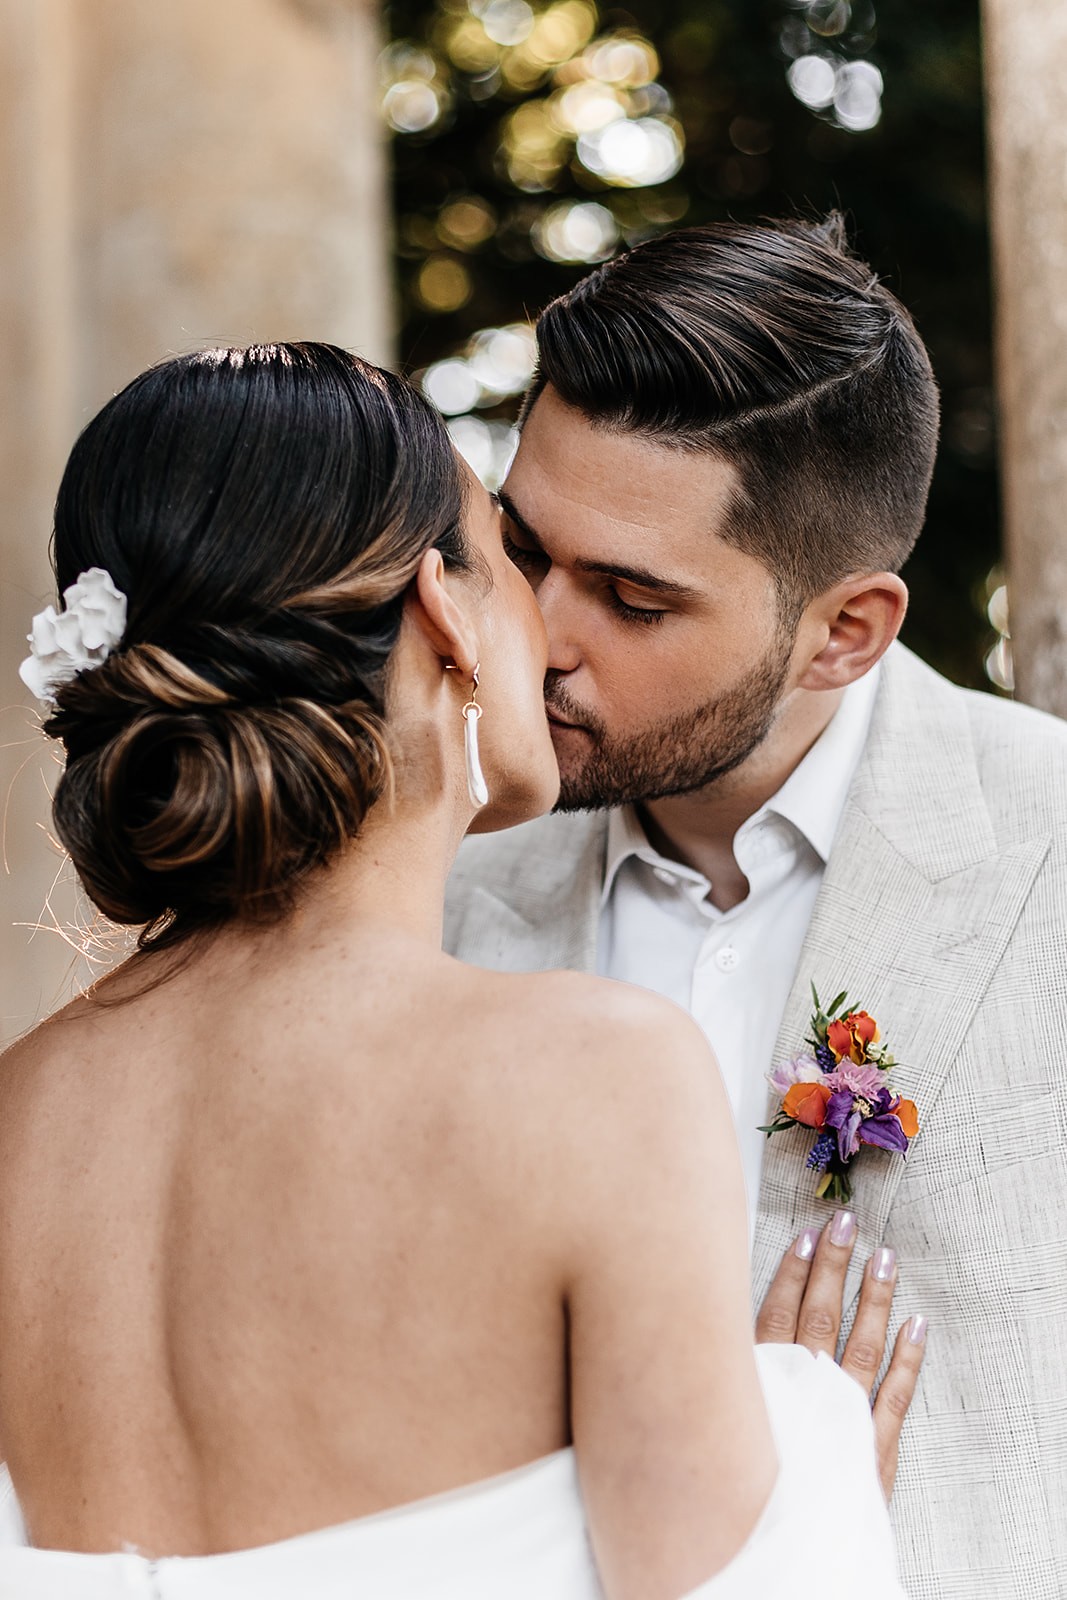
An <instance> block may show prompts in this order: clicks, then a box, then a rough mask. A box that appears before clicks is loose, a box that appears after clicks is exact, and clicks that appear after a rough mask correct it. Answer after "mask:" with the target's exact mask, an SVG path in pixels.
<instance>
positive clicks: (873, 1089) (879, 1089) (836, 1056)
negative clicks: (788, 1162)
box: [760, 984, 919, 1201]
mask: <svg viewBox="0 0 1067 1600" xmlns="http://www.w3.org/2000/svg"><path fill="white" fill-rule="evenodd" d="M811 994H812V999H813V1000H814V1001H815V1010H814V1011H813V1013H812V1018H811V1034H810V1036H809V1037H808V1039H807V1040H806V1043H807V1044H809V1045H810V1046H811V1050H812V1054H811V1055H800V1056H796V1057H794V1059H793V1060H792V1061H787V1062H786V1063H785V1065H784V1066H781V1067H776V1068H775V1070H774V1071H773V1072H771V1073H769V1074H768V1077H767V1081H768V1083H769V1084H770V1085H771V1088H772V1089H773V1090H774V1091H775V1093H776V1094H780V1095H781V1096H782V1103H781V1105H780V1106H779V1107H778V1110H777V1112H776V1113H775V1118H774V1121H773V1122H772V1123H771V1124H770V1125H769V1126H768V1127H765V1128H761V1129H760V1132H761V1133H765V1134H766V1135H767V1137H768V1139H769V1138H770V1137H771V1135H772V1134H774V1133H784V1132H785V1130H786V1129H787V1128H795V1127H796V1126H797V1124H798V1123H800V1124H801V1125H802V1126H803V1127H805V1128H811V1129H812V1131H813V1132H814V1134H815V1142H814V1144H813V1145H812V1147H811V1151H810V1153H809V1155H808V1160H807V1166H808V1167H809V1168H810V1170H811V1171H813V1172H817V1173H818V1174H819V1181H818V1183H817V1185H816V1188H815V1193H816V1195H817V1196H818V1197H819V1198H820V1199H822V1198H823V1197H825V1198H826V1199H828V1200H846V1201H847V1200H848V1199H849V1198H850V1197H851V1194H852V1183H851V1181H850V1178H849V1172H848V1169H849V1166H850V1164H851V1162H852V1161H853V1160H854V1159H855V1157H856V1156H857V1155H858V1154H859V1152H860V1150H861V1148H862V1147H863V1146H864V1145H865V1144H869V1145H875V1146H877V1148H878V1149H880V1150H891V1151H895V1152H896V1153H897V1154H899V1155H902V1156H906V1155H907V1153H908V1144H909V1142H910V1141H911V1140H912V1139H914V1137H915V1135H916V1134H917V1133H918V1131H919V1117H918V1112H917V1111H916V1109H915V1105H914V1103H913V1102H912V1101H911V1100H902V1099H901V1098H900V1096H899V1095H898V1094H894V1092H893V1088H892V1085H891V1083H890V1081H889V1079H890V1073H891V1072H892V1070H893V1068H894V1067H895V1066H896V1065H897V1063H896V1061H894V1059H893V1057H892V1056H891V1055H890V1053H889V1050H888V1048H887V1046H886V1045H885V1044H883V1043H882V1042H881V1036H880V1034H879V1032H878V1024H877V1023H876V1022H875V1020H874V1018H873V1017H872V1016H871V1015H870V1014H869V1013H868V1012H866V1011H853V1010H850V1009H849V1005H848V995H847V993H842V994H839V995H838V997H837V999H836V1000H835V1001H834V1002H833V1004H832V1005H831V1006H829V1007H828V1008H827V1009H826V1010H823V1007H822V1005H821V1004H820V1001H819V996H818V995H817V994H816V992H815V985H814V984H812V986H811Z"/></svg>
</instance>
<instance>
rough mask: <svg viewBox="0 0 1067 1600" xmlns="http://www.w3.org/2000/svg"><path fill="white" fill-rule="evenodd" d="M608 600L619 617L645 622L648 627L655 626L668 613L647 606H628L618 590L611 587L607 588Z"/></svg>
mask: <svg viewBox="0 0 1067 1600" xmlns="http://www.w3.org/2000/svg"><path fill="white" fill-rule="evenodd" d="M607 601H608V605H609V606H610V607H611V609H612V611H614V613H615V615H616V616H617V617H622V618H623V620H624V621H625V622H643V623H644V625H645V627H646V628H651V627H655V625H656V623H657V622H662V621H663V619H664V617H665V616H666V615H667V613H666V611H655V610H652V609H649V608H648V607H645V606H628V605H627V604H626V601H625V600H624V599H623V598H622V596H621V595H620V594H619V593H618V591H617V590H615V589H611V588H609V589H608V590H607Z"/></svg>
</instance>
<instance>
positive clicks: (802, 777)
mask: <svg viewBox="0 0 1067 1600" xmlns="http://www.w3.org/2000/svg"><path fill="white" fill-rule="evenodd" d="M880 675H881V664H880V663H878V664H877V665H876V666H874V667H872V669H871V671H870V672H868V673H866V674H865V676H864V677H862V678H857V680H856V681H855V683H850V684H849V685H848V687H847V689H846V690H845V692H844V694H843V695H842V696H841V703H840V705H839V706H838V708H837V710H836V711H835V712H834V715H833V717H832V718H831V719H830V721H829V723H828V724H827V725H826V727H825V728H824V729H823V731H822V733H821V734H820V735H819V737H818V739H816V741H815V743H814V744H813V745H812V747H811V749H810V750H809V751H808V753H807V755H806V756H805V757H804V759H803V760H802V761H801V762H800V763H799V764H798V765H797V766H796V767H794V769H793V771H792V772H791V773H790V774H789V777H788V778H787V779H786V780H785V782H784V783H783V784H782V787H781V788H780V789H779V790H778V792H777V793H776V794H773V795H772V796H771V798H770V799H769V800H768V801H767V803H766V805H765V806H762V807H761V808H760V810H759V811H757V812H756V813H755V815H754V816H751V817H749V818H748V820H747V821H746V822H744V823H742V825H741V827H740V828H739V829H738V830H737V835H736V836H735V838H737V837H740V835H741V834H742V833H746V832H749V831H751V830H752V829H753V828H754V827H755V826H756V824H757V823H758V822H759V821H760V819H761V818H762V817H764V816H766V815H767V814H768V813H771V814H773V815H775V816H779V817H783V818H784V819H785V820H786V821H787V822H789V823H791V824H792V826H793V827H794V828H795V829H796V830H797V832H798V833H800V834H801V835H803V837H804V838H805V839H807V841H808V843H809V844H810V845H811V847H812V849H813V850H815V852H816V854H817V855H818V856H819V858H820V860H821V861H822V863H823V865H824V866H825V864H826V863H827V861H829V859H830V851H831V850H832V849H833V843H834V837H835V835H836V833H837V830H838V827H839V825H840V822H841V817H842V815H843V813H844V809H845V801H846V800H847V799H848V791H849V789H850V788H851V787H852V779H853V777H854V776H855V773H856V768H857V767H858V766H859V763H860V758H861V756H862V755H863V750H864V746H865V745H866V743H867V734H868V732H869V731H870V726H871V716H872V714H873V712H874V702H875V697H876V695H877V693H878V680H879V677H880ZM607 843H608V848H607V870H606V872H605V874H604V888H603V891H602V894H601V905H602V906H603V905H604V904H605V903H606V901H607V898H608V896H609V895H610V893H611V890H612V887H613V885H614V882H615V877H616V875H617V873H618V871H619V868H620V867H621V866H622V864H623V862H624V861H626V860H627V859H628V858H629V857H630V856H637V857H639V858H640V859H641V860H642V861H646V862H648V863H649V865H651V866H657V865H666V866H669V867H670V869H671V872H672V873H673V874H674V875H675V876H676V877H678V878H691V879H692V880H693V882H694V883H700V884H703V885H704V886H705V888H706V887H707V880H706V879H705V878H704V876H703V874H702V873H700V872H697V871H696V869H695V868H693V867H689V866H685V865H684V864H683V863H681V862H678V861H667V859H666V858H665V857H664V856H661V855H660V853H659V852H658V851H657V850H656V849H654V848H653V846H652V845H651V844H649V842H648V838H647V835H646V834H645V830H644V828H643V827H642V826H641V823H640V822H639V821H638V818H637V813H636V811H635V810H634V807H633V806H619V807H617V808H616V809H615V810H613V811H611V812H609V814H608V841H607Z"/></svg>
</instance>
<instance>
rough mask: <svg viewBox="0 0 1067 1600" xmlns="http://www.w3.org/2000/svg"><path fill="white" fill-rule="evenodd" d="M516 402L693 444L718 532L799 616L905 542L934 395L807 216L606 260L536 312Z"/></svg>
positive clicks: (910, 539)
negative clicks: (720, 471) (708, 482)
mask: <svg viewBox="0 0 1067 1600" xmlns="http://www.w3.org/2000/svg"><path fill="white" fill-rule="evenodd" d="M537 340H538V350H539V360H538V367H537V371H536V374H535V377H534V383H533V387H532V389H531V391H530V394H529V395H528V397H527V400H526V406H525V410H524V416H526V415H528V414H529V411H530V409H531V407H532V406H533V404H534V402H535V401H536V399H537V396H538V395H539V394H540V393H541V392H542V391H543V390H544V389H545V388H546V386H548V385H551V387H552V388H553V389H554V390H555V391H556V393H557V394H558V395H559V397H560V399H561V400H563V401H564V402H565V403H566V404H567V405H569V406H573V407H574V408H575V409H576V410H578V411H580V412H581V413H582V414H583V415H584V416H585V417H586V418H587V419H588V420H589V421H591V422H592V423H594V424H595V425H597V426H600V427H603V428H605V429H611V430H619V431H622V432H629V433H634V434H636V435H639V436H641V437H644V438H648V439H652V440H655V441H656V442H657V443H658V444H662V445H665V446H668V447H670V448H672V449H677V450H679V451H709V452H712V453H714V454H717V455H719V456H721V457H722V458H723V459H724V460H726V461H728V462H729V463H730V464H731V465H732V466H733V467H734V469H735V471H736V474H737V479H738V485H737V489H736V492H735V494H734V495H733V497H732V501H731V503H730V505H729V507H728V511H727V516H726V519H725V525H724V527H723V528H722V529H721V530H720V532H721V535H722V537H723V538H724V539H725V540H727V542H729V543H730V544H733V545H734V546H736V547H737V548H738V549H740V550H743V551H745V552H746V553H748V554H750V555H752V556H754V557H756V559H757V560H758V561H760V562H762V563H763V565H764V566H765V567H767V568H768V569H769V570H770V572H771V573H772V574H773V575H774V578H775V582H776V585H777V588H778V593H779V598H780V602H781V603H782V605H783V609H784V610H785V611H786V612H787V613H791V614H792V615H793V617H794V618H796V617H799V614H800V612H801V611H802V610H803V608H804V606H805V605H806V604H807V603H808V601H809V600H811V599H812V598H813V597H814V596H815V595H817V594H821V593H823V592H825V590H827V589H829V588H831V587H832V586H833V585H834V584H835V583H838V582H840V581H841V580H842V579H843V578H846V577H848V576H850V575H851V574H853V573H864V572H879V571H890V572H898V571H899V570H900V568H901V567H902V566H903V565H904V562H905V561H906V559H907V557H908V555H909V554H910V553H911V550H912V547H913V546H914V544H915V541H916V539H917V538H918V535H919V531H920V528H921V527H922V522H923V517H924V514H925V509H926V497H927V493H928V490H929V486H930V477H931V474H932V472H933V464H934V454H935V451H936V447H937V430H938V396H937V386H936V384H935V381H934V376H933V373H932V371H931V367H930V361H929V357H928V356H927V353H926V350H925V347H924V346H923V343H922V340H921V339H920V338H919V335H918V333H917V332H916V329H915V325H914V323H913V322H912V320H911V318H910V316H909V315H908V313H907V311H905V309H904V307H903V306H902V305H901V304H900V302H899V301H898V300H897V299H896V297H895V296H894V295H892V294H891V293H890V292H889V290H888V289H886V288H885V287H884V286H883V285H882V284H881V283H880V282H879V281H878V278H877V277H876V275H875V274H874V273H873V272H872V271H871V269H870V267H868V266H867V265H866V264H865V263H864V262H862V261H859V260H857V259H856V257H855V256H853V255H852V254H851V253H850V251H849V249H848V245H847V242H846V238H845V228H844V223H843V220H842V218H841V217H840V215H838V214H837V213H833V214H831V215H830V216H829V217H828V218H827V219H826V220H825V221H823V222H821V223H810V222H803V221H794V220H786V221H777V222H773V223H769V224H763V225H749V224H741V223H716V224H713V225H711V226H708V227H700V228H683V229H679V230H677V231H676V232H674V233H668V234H664V235H663V236H662V237H660V238H656V239H652V240H650V241H648V242H647V243H646V244H642V245H639V246H637V248H636V249H634V250H631V251H629V252H628V253H626V254H624V255H621V256H618V257H616V258H615V259H614V260H613V261H609V262H606V263H605V264H604V265H603V266H602V267H599V268H597V269H596V270H595V271H593V272H591V273H590V274H589V276H588V277H586V278H584V279H583V280H582V281H581V282H580V283H579V284H578V285H577V286H576V287H575V288H574V289H572V290H571V291H570V292H569V293H568V294H565V295H562V296H561V297H560V298H559V299H557V300H554V301H553V302H552V304H551V305H549V306H548V307H547V308H546V310H545V311H544V312H542V314H541V317H540V319H539V321H538V324H537Z"/></svg>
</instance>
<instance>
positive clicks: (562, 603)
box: [536, 568, 582, 672]
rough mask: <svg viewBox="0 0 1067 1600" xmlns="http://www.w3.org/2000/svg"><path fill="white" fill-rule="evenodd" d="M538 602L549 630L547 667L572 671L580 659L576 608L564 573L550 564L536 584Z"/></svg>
mask: <svg viewBox="0 0 1067 1600" xmlns="http://www.w3.org/2000/svg"><path fill="white" fill-rule="evenodd" d="M536 592H537V604H538V605H539V606H540V608H541V615H542V617H543V618H544V621H545V631H546V632H547V634H548V670H549V671H550V672H573V671H574V669H575V667H577V665H578V663H579V662H580V661H581V659H582V652H581V647H580V644H579V630H578V626H577V624H578V620H579V619H578V612H579V610H580V608H579V607H578V606H576V604H575V602H574V597H573V595H571V594H569V593H568V585H567V581H566V574H564V573H561V572H559V571H558V570H556V569H553V568H550V569H549V570H548V572H546V573H545V575H544V576H543V577H542V579H541V581H540V583H539V584H538V585H537V590H536Z"/></svg>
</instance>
